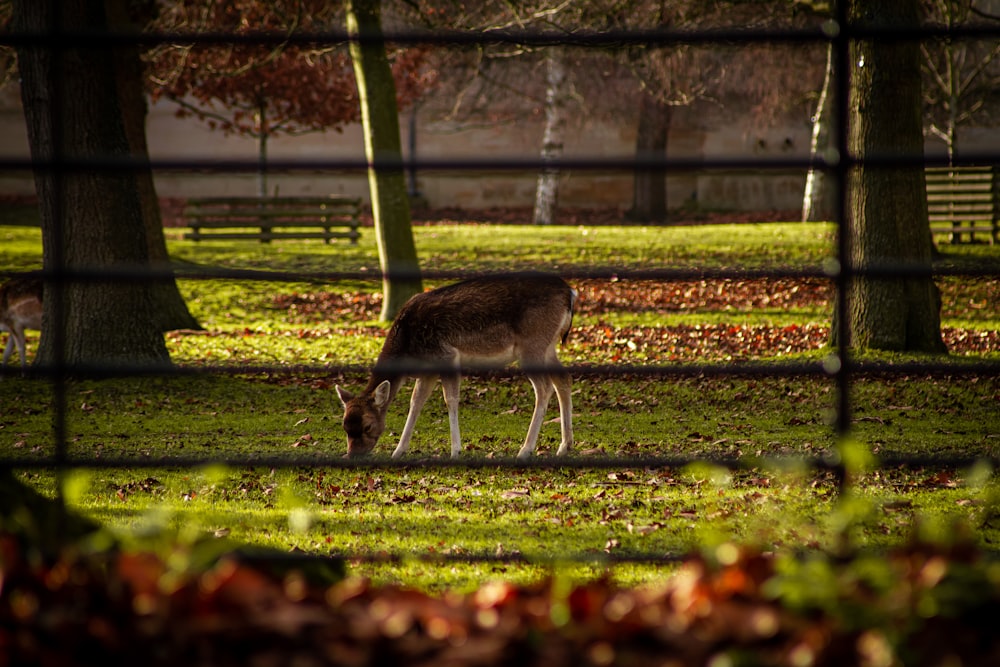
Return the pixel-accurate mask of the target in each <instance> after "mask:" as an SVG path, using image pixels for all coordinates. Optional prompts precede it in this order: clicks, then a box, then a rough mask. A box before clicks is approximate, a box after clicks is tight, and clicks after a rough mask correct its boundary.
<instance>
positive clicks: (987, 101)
mask: <svg viewBox="0 0 1000 667" xmlns="http://www.w3.org/2000/svg"><path fill="white" fill-rule="evenodd" d="M923 5H924V10H925V12H926V15H927V20H928V22H929V23H931V24H932V25H939V26H941V27H944V28H949V29H953V28H959V27H969V26H974V25H990V24H992V25H998V24H1000V16H998V15H993V14H990V13H988V12H986V11H984V10H981V9H979V8H977V6H976V2H975V0H924V2H923ZM920 53H921V55H922V56H923V62H922V66H923V71H924V114H925V122H926V127H925V132H926V133H927V134H928V135H930V136H932V137H935V138H937V139H940V140H941V141H942V142H944V145H945V149H946V150H947V153H948V160H949V162H950V161H951V160H953V159H954V158H955V155H956V153H957V152H958V130H959V128H960V127H963V126H969V125H973V124H975V123H977V122H983V121H987V120H991V119H992V120H995V119H996V118H997V117H998V113H997V112H998V108H1000V98H998V97H997V95H996V91H997V89H998V88H1000V43H998V42H996V41H995V40H992V39H990V40H984V39H978V40H977V39H971V38H967V39H952V38H950V37H945V38H943V39H937V40H934V41H924V42H921V44H920Z"/></svg>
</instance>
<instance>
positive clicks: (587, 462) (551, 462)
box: [0, 3, 1000, 562]
mask: <svg viewBox="0 0 1000 667" xmlns="http://www.w3.org/2000/svg"><path fill="white" fill-rule="evenodd" d="M839 4H840V5H841V6H842V5H845V4H846V3H839ZM840 11H841V12H843V11H844V10H843V9H841V10H840ZM388 37H389V38H390V39H391V41H394V42H397V43H403V44H421V45H430V46H454V45H464V46H469V45H473V46H474V45H482V44H490V43H497V42H501V43H509V44H528V45H531V46H552V45H571V46H574V47H581V48H616V47H620V46H622V45H633V46H647V45H655V46H671V45H677V44H698V45H712V44H746V43H785V44H805V43H830V44H832V45H833V48H834V52H835V54H836V59H835V70H836V73H837V76H836V82H837V88H838V91H837V92H838V100H839V109H838V113H837V114H836V127H835V136H837V137H838V138H839V142H840V143H839V146H838V155H839V156H840V158H839V159H834V160H829V159H823V158H821V157H817V158H814V159H781V160H773V159H769V160H763V161H762V160H756V159H746V158H733V157H724V156H723V157H711V158H705V159H689V158H683V159H680V158H674V157H669V158H667V159H665V160H663V161H658V160H657V161H648V160H647V161H643V160H642V159H636V160H632V159H628V160H620V159H612V160H607V159H600V158H583V159H572V158H567V159H560V160H558V161H557V162H556V163H552V162H546V161H542V160H540V159H537V158H518V159H507V160H475V159H461V160H458V159H440V160H427V159H421V160H416V161H414V160H391V159H387V160H384V161H377V162H376V165H375V166H376V167H377V168H380V169H394V170H397V169H400V168H402V169H405V170H406V171H408V172H411V173H419V172H420V170H424V169H441V168H448V169H462V170H492V171H496V170H506V171H510V172H523V171H528V172H532V173H537V172H539V171H540V170H542V169H543V168H546V167H553V166H554V167H557V168H558V169H559V170H561V171H566V172H573V171H587V170H602V171H608V170H621V171H632V170H635V169H637V168H640V169H641V168H646V169H654V170H666V171H667V172H671V171H673V172H682V171H688V170H710V169H719V168H727V169H757V170H768V169H788V168H794V169H801V170H803V171H804V170H806V169H809V168H814V169H820V170H824V171H825V172H826V173H827V174H829V175H830V176H831V177H833V178H834V179H835V180H836V182H837V183H838V184H840V192H841V196H840V197H839V200H838V211H837V216H836V222H837V225H838V234H837V247H836V255H837V262H836V263H835V266H833V267H831V268H830V269H828V270H826V269H821V268H811V269H802V270H797V269H788V268H779V267H775V268H773V269H761V268H754V269H731V270H729V269H710V268H705V269H693V270H687V269H641V270H627V269H626V270H623V269H622V268H621V267H608V268H607V269H606V270H596V271H595V270H592V269H586V270H572V269H570V270H564V271H561V274H562V275H563V276H564V277H565V278H567V279H570V280H572V279H581V278H586V279H593V278H596V279H608V278H611V277H614V278H616V279H617V280H619V281H632V280H641V281H678V280H701V279H747V278H776V277H781V278H821V279H825V280H829V281H831V282H832V283H833V284H834V285H835V286H836V302H835V303H836V305H835V308H836V312H837V315H838V317H837V321H838V322H839V323H840V325H841V326H843V323H845V322H846V321H847V320H848V308H849V303H848V296H847V295H848V290H847V288H848V286H849V285H850V284H851V282H852V281H854V280H855V279H857V278H858V277H862V276H867V277H896V278H899V277H904V276H927V275H928V272H927V270H926V269H924V268H914V267H912V266H892V265H881V266H876V267H871V268H867V269H864V270H862V269H861V268H859V267H856V266H852V263H851V261H850V260H849V258H850V256H851V253H850V247H849V243H850V235H849V234H848V233H846V222H845V221H846V219H847V215H846V213H847V212H846V201H847V199H846V194H845V192H844V188H843V184H845V183H846V182H847V179H848V172H849V171H850V170H852V169H854V168H856V167H857V166H858V164H859V160H858V159H857V158H856V157H854V156H851V154H850V152H849V150H848V147H847V143H846V141H847V115H848V114H847V108H846V104H847V99H848V85H849V77H848V72H849V71H850V69H851V63H850V62H849V51H848V45H849V43H850V41H851V40H854V39H859V38H864V39H872V38H878V39H913V38H919V39H950V38H987V37H989V38H994V39H995V38H998V37H1000V28H997V29H983V28H964V29H952V30H945V29H941V28H926V29H922V30H920V31H916V32H914V31H907V30H883V31H880V32H878V33H873V32H872V31H868V30H861V29H858V28H856V27H855V28H852V27H851V26H850V25H849V24H848V23H847V22H846V21H845V16H844V15H843V14H841V15H839V16H838V17H836V19H831V21H830V22H828V23H827V24H825V25H824V26H823V27H822V28H811V29H789V30H764V31H759V30H758V31H752V30H734V29H719V30H691V31H685V30H672V29H658V30H649V31H615V32H578V33H574V34H572V35H567V34H564V33H547V32H521V31H491V32H485V33H476V34H472V33H465V32H444V33H433V34H429V33H426V32H420V33H405V32H401V33H395V34H392V35H388ZM345 38H346V35H344V34H341V33H339V32H331V33H328V34H302V35H293V36H291V37H290V38H289V37H281V38H280V39H278V38H276V37H274V36H273V35H267V34H250V35H238V36H236V35H231V34H185V35H170V34H146V35H141V36H136V35H124V34H110V35H91V34H86V33H74V32H73V31H69V32H60V33H58V34H54V35H24V34H16V33H12V34H8V35H7V36H5V37H4V42H6V43H7V44H8V45H13V46H19V45H24V44H29V45H39V44H42V45H50V46H51V47H52V48H63V47H64V46H65V45H66V44H80V45H84V46H95V45H96V46H102V45H121V44H137V43H138V44H140V45H144V46H148V45H153V44H159V43H162V42H180V43H187V44H194V43H203V44H217V43H236V42H243V43H253V44H268V43H277V42H279V41H280V42H291V43H295V42H302V43H310V44H313V43H334V42H336V43H340V42H343V40H344V39H345ZM977 159H978V160H982V156H978V158H977ZM991 160H993V161H1000V156H992V157H991ZM936 162H938V161H935V160H926V161H925V163H927V164H933V163H936ZM957 162H958V163H959V164H961V163H962V160H958V161H957ZM866 164H869V165H877V166H883V167H904V166H910V165H911V163H910V162H909V161H908V160H906V159H903V158H899V157H893V156H880V157H878V158H875V159H869V160H866ZM366 166H367V164H366V162H365V161H364V160H363V159H360V158H359V159H358V160H356V161H343V160H335V161H324V160H309V161H287V160H284V161H283V160H273V161H270V162H269V163H268V167H269V169H272V170H275V171H279V170H281V171H288V172H294V171H296V170H310V171H311V170H316V169H323V170H337V169H351V170H364V169H365V168H366ZM134 167H135V164H134V163H131V162H129V161H127V160H126V161H121V160H112V159H109V158H107V157H106V156H87V157H79V158H68V157H62V158H58V159H56V160H54V161H51V162H48V163H45V162H41V163H39V162H36V163H25V162H23V161H18V160H5V161H2V162H0V173H2V172H4V171H13V170H24V169H27V168H41V169H50V170H53V171H54V172H56V173H61V172H71V171H75V170H80V169H89V170H110V171H118V170H128V169H131V168H134ZM152 167H153V169H154V170H155V171H162V172H169V171H172V170H206V171H218V172H254V171H256V170H257V169H258V168H259V164H258V163H257V162H256V161H249V162H246V161H239V160H221V161H220V160H212V161H210V162H207V161H198V160H164V161H155V162H154V163H153V164H152ZM173 275H174V274H173V273H162V272H160V273H158V272H155V271H149V272H139V273H135V272H127V271H117V272H89V273H86V272H75V273H60V274H58V275H46V276H45V277H46V279H48V280H63V281H106V280H109V279H110V280H136V279H138V280H156V279H165V278H172V277H173ZM469 275H470V274H469V273H468V272H444V271H437V272H435V271H425V272H424V273H423V277H424V278H426V279H452V278H462V277H468V276H469ZM933 275H935V276H940V275H950V276H993V277H995V276H998V275H1000V269H998V267H996V266H992V267H980V268H976V269H955V268H949V269H944V270H935V271H934V272H933ZM182 277H183V279H185V280H215V279H239V280H265V281H295V282H302V281H312V282H316V283H330V282H336V281H340V280H365V281H373V280H381V276H380V275H373V274H372V272H365V273H355V272H319V273H308V274H304V273H302V272H299V271H294V270H289V271H285V272H274V271H246V270H227V269H222V268H220V269H216V270H199V271H197V272H186V273H184V274H183V276H182ZM992 306H993V307H997V306H998V304H992ZM838 339H839V341H840V343H839V347H837V348H836V349H835V350H832V351H831V355H830V357H829V358H828V359H827V360H825V361H817V362H802V363H780V364H778V363H770V362H741V363H711V364H697V363H678V364H669V365H662V364H629V363H625V364H614V365H603V366H602V365H575V366H568V367H567V369H568V370H569V371H570V373H571V374H572V375H573V376H574V377H575V378H586V379H587V381H593V382H600V381H601V379H602V378H608V377H620V376H635V377H654V378H663V379H671V378H676V377H684V376H688V377H690V376H709V377H727V376H755V377H766V378H770V377H822V378H828V379H829V380H830V381H831V382H833V383H834V385H835V387H836V392H835V398H834V402H835V405H833V406H832V407H833V408H834V409H835V413H836V420H835V422H834V423H833V425H832V426H831V429H832V430H833V431H834V432H835V433H836V434H837V435H839V436H846V435H847V434H849V433H850V431H851V429H852V412H853V408H854V407H855V406H854V405H853V404H852V392H851V389H852V386H853V385H854V383H855V382H856V381H857V378H858V377H859V376H860V375H861V374H863V375H865V376H868V377H904V376H907V375H911V374H915V373H919V374H930V375H935V374H937V375H947V376H949V377H955V376H961V375H975V376H980V377H985V378H988V379H990V380H995V378H996V377H997V376H998V375H1000V364H997V363H995V362H970V363H963V364H960V365H956V364H953V363H942V362H939V361H936V360H932V359H928V360H927V361H922V362H916V361H914V362H909V363H902V364H886V363H873V362H864V363H862V362H859V361H857V360H856V359H855V358H854V356H853V354H852V350H851V349H850V348H849V347H848V346H847V343H846V339H847V336H846V335H840V336H838ZM69 370H71V371H72V372H73V373H74V374H75V375H85V376H89V377H101V376H105V375H110V376H121V375H130V374H138V375H158V376H167V375H184V374H213V373H214V374H239V375H253V374H262V373H270V374H299V373H307V374H335V373H363V372H365V371H366V370H367V366H366V365H352V366H342V365H328V364H312V365H293V366H288V365H281V366H271V365H260V366H256V367H247V366H241V367H238V368H234V367H231V366H212V365H206V366H199V367H197V368H194V367H185V366H180V367H176V366H175V367H170V368H160V369H157V368H153V369H151V368H149V367H148V366H143V367H142V368H135V369H128V368H124V369H123V368H116V369H114V370H113V371H110V372H109V371H107V370H106V369H101V368H80V367H76V368H73V369H66V368H55V369H52V368H50V369H45V368H36V369H34V370H32V371H30V373H31V374H32V375H36V376H39V377H42V378H45V379H46V381H48V382H51V383H52V387H53V389H54V392H53V395H54V401H55V406H54V408H55V419H54V423H53V427H52V428H53V438H54V441H55V450H54V451H53V452H52V455H51V456H46V457H40V458H34V459H29V460H26V459H23V458H10V457H8V458H6V459H3V460H0V466H3V467H5V468H9V469H19V470H25V469H46V470H49V469H58V470H65V469H72V468H76V467H86V468H109V467H110V468H128V469H142V468H157V467H165V466H170V467H184V466H190V467H195V466H203V465H205V464H206V463H220V464H225V465H228V466H234V467H239V466H245V465H254V466H270V467H300V466H317V467H329V468H345V467H350V468H355V467H358V468H369V469H370V468H388V469H391V468H398V467H401V466H405V467H413V466H419V467H423V468H428V469H434V468H443V469H451V468H456V467H457V468H491V469H495V468H506V467H517V468H519V469H523V468H587V469H614V470H622V469H629V468H631V469H644V468H677V467H683V466H686V465H688V464H691V463H695V462H699V461H704V462H708V463H711V464H714V465H717V466H722V467H725V468H729V469H740V468H745V467H752V466H759V465H761V461H760V460H758V459H744V458H730V457H719V458H709V459H698V460H695V459H692V458H686V457H676V456H639V457H619V456H607V457H605V456H594V457H590V456H588V457H570V458H567V459H561V458H560V459H557V458H553V457H541V458H536V459H534V460H531V461H527V462H525V461H515V460H514V459H488V460H486V459H482V458H476V457H466V458H463V459H460V460H457V461H452V460H439V459H410V460H404V461H382V460H371V461H364V460H362V461H356V460H345V459H343V458H342V457H341V455H340V453H339V452H330V453H329V454H327V455H320V456H309V457H301V456H265V457H255V458H253V459H252V460H248V459H245V458H241V457H224V458H222V459H220V458H216V457H208V458H206V457H153V458H150V457H134V458H132V457H129V458H123V457H101V458H77V457H73V456H71V455H70V454H69V451H68V440H69V434H68V427H67V423H66V413H67V404H66V403H67V396H66V382H67V380H66V377H65V372H66V371H69ZM524 370H531V369H521V371H518V372H523V371H524ZM504 373H505V374H512V373H513V372H512V371H506V372H504ZM338 430H339V429H338ZM795 460H796V461H797V462H798V463H800V464H805V465H806V466H808V467H810V468H812V469H815V470H826V471H831V472H833V473H834V474H836V475H838V476H840V477H841V479H842V478H843V475H844V464H843V463H842V462H841V461H840V460H837V459H828V458H822V457H819V458H796V459H795ZM979 460H982V459H981V457H921V456H914V457H894V458H891V459H883V460H881V461H880V465H882V466H884V467H896V466H900V465H910V466H925V467H934V466H939V467H944V468H956V467H964V466H969V465H972V464H974V463H975V462H977V461H979ZM989 462H990V463H991V464H992V465H994V466H995V465H997V464H998V463H1000V459H997V458H994V459H993V460H991V461H989ZM342 556H344V557H346V558H351V559H361V560H363V559H365V558H370V556H368V555H366V554H342ZM403 557H408V558H427V559H429V560H435V561H440V562H451V561H456V560H458V561H467V562H478V561H497V562H509V561H511V560H521V557H520V556H516V555H509V554H508V555H506V556H505V555H492V556H491V555H468V554H465V555H463V554H453V555H435V556H433V557H431V556H427V555H426V554H424V555H421V554H395V555H388V556H386V555H384V554H383V555H380V556H378V559H379V560H386V559H392V558H403ZM675 557H677V555H670V554H668V555H664V554H662V553H655V554H654V553H649V554H641V555H637V556H628V557H622V558H621V560H623V561H642V562H660V561H663V560H669V559H671V558H675ZM566 558H567V560H572V559H573V558H576V557H574V556H567V557H566ZM580 558H583V559H584V560H586V558H587V557H582V556H581V557H580ZM601 560H602V561H604V562H607V561H608V560H612V561H614V560H615V558H614V557H611V558H610V559H609V557H607V556H601Z"/></svg>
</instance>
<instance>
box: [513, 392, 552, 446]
mask: <svg viewBox="0 0 1000 667" xmlns="http://www.w3.org/2000/svg"><path fill="white" fill-rule="evenodd" d="M528 379H529V380H530V381H531V386H532V387H533V388H534V390H535V410H534V412H532V413H531V424H529V425H528V435H527V436H526V437H525V438H524V444H523V445H522V446H521V451H519V452H518V453H517V458H519V459H526V458H528V457H529V456H531V455H532V454H534V453H535V445H536V444H537V443H538V432H539V431H540V430H541V429H542V421H543V420H544V419H545V411H546V410H547V409H548V407H549V401H550V400H551V399H552V382H551V381H550V380H549V376H548V375H530V376H528Z"/></svg>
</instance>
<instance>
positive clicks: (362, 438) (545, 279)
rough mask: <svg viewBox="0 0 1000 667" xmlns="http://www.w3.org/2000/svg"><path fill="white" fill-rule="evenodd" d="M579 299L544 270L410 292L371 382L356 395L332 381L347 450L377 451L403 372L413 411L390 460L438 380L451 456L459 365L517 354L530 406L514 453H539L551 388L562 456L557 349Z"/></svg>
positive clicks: (566, 425) (564, 414) (406, 442)
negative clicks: (522, 437)
mask: <svg viewBox="0 0 1000 667" xmlns="http://www.w3.org/2000/svg"><path fill="white" fill-rule="evenodd" d="M575 301H576V292H575V291H574V290H573V289H572V288H571V287H570V286H569V285H567V284H566V282H565V281H563V280H562V279H561V278H558V277H555V276H548V275H541V274H538V275H534V274H533V275H521V276H507V277H493V278H476V279H472V280H466V281H464V282H459V283H455V284H452V285H448V286H446V287H441V288H439V289H435V290H431V291H429V292H424V293H423V294H418V295H417V296H415V297H413V298H412V299H410V300H409V301H408V302H407V303H406V304H405V305H404V306H403V308H402V310H400V312H399V315H398V316H397V317H396V320H395V321H394V322H393V324H392V327H391V328H390V329H389V333H388V335H387V336H386V339H385V343H384V345H383V347H382V352H381V354H379V357H378V360H377V361H376V362H375V367H374V369H373V370H372V373H371V376H370V378H369V380H368V385H367V386H366V387H365V388H364V389H363V390H362V391H361V393H359V394H358V395H356V396H355V395H352V394H351V393H350V392H348V391H345V390H344V389H343V388H341V387H339V386H338V387H337V394H338V395H339V396H340V400H341V402H342V403H343V405H344V430H345V431H346V432H347V456H348V457H351V456H360V455H364V454H367V453H369V452H371V450H372V449H374V447H375V444H376V443H377V442H378V439H379V436H381V435H382V432H383V431H384V430H385V418H386V412H387V410H388V407H389V404H390V403H392V400H393V399H394V398H395V396H396V393H397V392H398V391H399V389H400V387H401V386H402V384H403V381H404V380H405V379H406V377H414V378H415V380H416V382H415V384H414V387H413V394H412V396H411V398H410V411H409V414H408V415H407V417H406V425H405V426H404V427H403V433H402V435H401V436H400V439H399V444H398V445H397V447H396V450H395V451H394V452H393V454H392V456H393V458H397V457H400V456H402V455H403V454H404V453H406V450H407V449H408V448H409V446H410V438H411V437H412V436H413V429H414V426H415V425H416V421H417V417H418V416H419V415H420V410H421V409H422V408H423V406H424V403H425V402H426V401H427V398H428V397H429V396H430V394H431V392H432V391H433V389H434V386H435V384H436V383H437V380H438V379H440V380H441V385H442V389H443V392H444V400H445V404H446V405H447V406H448V423H449V427H450V431H451V456H452V458H455V457H457V456H458V455H459V452H460V451H461V449H462V444H461V438H460V436H459V428H458V392H459V383H460V378H461V371H462V369H469V368H503V367H505V366H507V365H508V364H510V363H512V362H514V361H516V362H518V364H519V365H520V366H521V367H522V368H523V369H524V370H525V372H526V374H527V376H528V379H529V380H530V381H531V385H532V387H533V388H534V390H535V409H534V412H533V414H532V416H531V424H530V425H529V427H528V435H527V437H525V440H524V445H523V446H522V447H521V450H520V451H519V452H518V457H519V458H525V457H528V456H531V454H532V453H533V452H534V451H535V443H536V442H537V440H538V432H539V430H540V429H541V426H542V420H543V418H544V416H545V410H546V408H547V407H548V404H549V401H550V399H551V398H552V393H553V391H555V393H556V396H557V397H558V400H559V413H560V418H561V419H560V421H561V426H562V443H561V444H560V445H559V451H558V453H559V454H560V455H561V454H565V453H566V452H567V451H569V449H570V447H571V446H572V445H573V425H572V412H573V407H572V399H571V396H570V388H571V387H570V385H571V380H570V377H569V374H568V373H566V372H565V371H563V370H561V369H562V366H561V365H560V363H559V359H558V357H557V356H556V346H557V345H558V344H559V342H560V341H562V342H565V340H566V337H567V335H568V334H569V329H570V324H571V322H572V319H573V305H574V303H575ZM422 368H426V369H427V372H426V373H424V372H422V371H421V369H422Z"/></svg>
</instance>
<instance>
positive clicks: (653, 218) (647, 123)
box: [625, 92, 673, 222]
mask: <svg viewBox="0 0 1000 667" xmlns="http://www.w3.org/2000/svg"><path fill="white" fill-rule="evenodd" d="M672 113H673V108H672V107H671V106H670V105H668V104H663V103H662V102H660V101H659V100H658V99H656V98H655V97H654V96H653V95H650V94H649V93H646V92H644V93H643V94H642V101H641V103H640V105H639V128H638V130H637V132H636V137H635V157H636V160H637V161H638V162H639V163H640V164H645V165H647V166H645V167H643V166H640V167H639V168H637V169H636V170H635V175H634V180H633V185H632V188H633V190H632V208H631V209H629V210H628V212H627V213H626V214H625V216H626V217H627V218H628V219H629V220H634V221H636V222H663V221H664V220H666V218H667V175H666V172H665V171H664V170H663V169H659V168H650V167H649V166H648V165H650V164H655V163H658V162H662V161H663V160H664V159H665V158H666V156H667V139H668V137H669V134H670V121H671V117H672Z"/></svg>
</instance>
